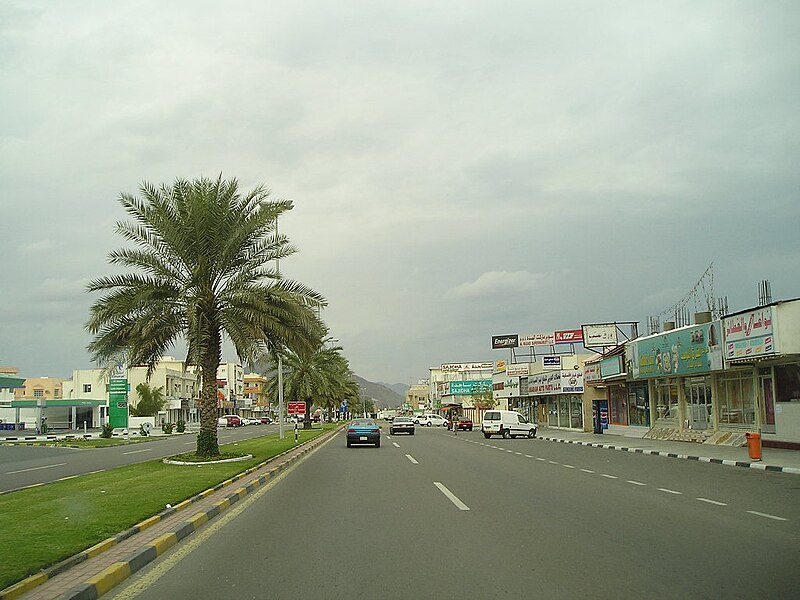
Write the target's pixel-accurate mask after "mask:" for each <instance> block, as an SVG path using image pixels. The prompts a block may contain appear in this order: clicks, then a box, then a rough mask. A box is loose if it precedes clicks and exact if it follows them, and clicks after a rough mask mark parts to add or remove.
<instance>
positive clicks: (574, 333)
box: [556, 329, 583, 344]
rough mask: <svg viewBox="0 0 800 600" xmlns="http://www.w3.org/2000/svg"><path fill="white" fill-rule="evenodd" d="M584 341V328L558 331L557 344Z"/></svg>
mask: <svg viewBox="0 0 800 600" xmlns="http://www.w3.org/2000/svg"><path fill="white" fill-rule="evenodd" d="M582 341H583V329H567V330H566V331H556V344H572V343H573V342H582Z"/></svg>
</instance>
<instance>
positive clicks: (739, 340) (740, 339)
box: [723, 306, 775, 360]
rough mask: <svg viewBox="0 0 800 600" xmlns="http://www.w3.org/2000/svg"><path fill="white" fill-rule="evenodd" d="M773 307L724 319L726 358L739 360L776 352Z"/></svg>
mask: <svg viewBox="0 0 800 600" xmlns="http://www.w3.org/2000/svg"><path fill="white" fill-rule="evenodd" d="M773 308H774V307H772V306H767V307H763V308H758V309H756V310H751V311H748V312H746V313H742V314H740V315H735V316H733V317H727V318H725V319H724V320H723V327H724V331H725V358H726V359H728V360H738V359H743V358H752V357H755V356H765V355H770V354H774V353H775V336H774V330H773V327H772V322H773Z"/></svg>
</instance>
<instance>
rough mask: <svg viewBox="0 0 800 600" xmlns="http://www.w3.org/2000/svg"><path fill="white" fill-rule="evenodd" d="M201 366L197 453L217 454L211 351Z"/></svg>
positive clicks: (214, 373)
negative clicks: (201, 382)
mask: <svg viewBox="0 0 800 600" xmlns="http://www.w3.org/2000/svg"><path fill="white" fill-rule="evenodd" d="M209 354H212V356H210V357H209V358H208V360H207V361H206V364H204V365H203V366H202V381H203V384H202V388H201V390H200V433H198V434H197V455H198V456H218V455H219V443H218V441H217V367H219V360H218V359H217V360H215V359H214V358H215V355H213V353H209Z"/></svg>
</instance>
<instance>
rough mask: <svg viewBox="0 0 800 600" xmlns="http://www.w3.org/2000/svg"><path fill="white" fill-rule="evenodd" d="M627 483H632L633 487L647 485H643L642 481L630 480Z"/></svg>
mask: <svg viewBox="0 0 800 600" xmlns="http://www.w3.org/2000/svg"><path fill="white" fill-rule="evenodd" d="M626 483H630V484H633V485H647V484H646V483H642V482H641V481H633V480H632V479H628V481H627V482H626Z"/></svg>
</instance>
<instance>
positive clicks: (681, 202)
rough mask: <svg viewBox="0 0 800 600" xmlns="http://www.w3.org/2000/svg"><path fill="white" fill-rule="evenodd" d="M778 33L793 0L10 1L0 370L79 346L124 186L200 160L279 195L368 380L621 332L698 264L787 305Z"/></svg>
mask: <svg viewBox="0 0 800 600" xmlns="http://www.w3.org/2000/svg"><path fill="white" fill-rule="evenodd" d="M798 31H800V2H797V1H796V0H790V1H786V2H780V1H776V0H772V1H770V2H756V1H752V2H736V1H731V0H723V1H719V2H704V1H701V0H700V1H698V0H691V1H686V2H663V1H658V2H648V1H643V0H632V1H630V2H569V1H566V2H565V1H564V0H556V1H553V2H540V1H533V0H528V1H522V2H502V1H500V2H473V1H470V0H457V1H453V2H445V1H441V2H430V1H413V2H412V1H404V0H393V1H391V2H389V1H387V2H383V1H376V0H363V1H362V0H351V1H347V2H344V1H343V2H338V1H336V2H334V1H331V2H305V1H302V0H290V1H275V0H273V1H270V2H255V1H253V2H243V1H242V2H237V1H228V2H218V1H203V2H201V1H197V0H192V1H184V2H162V1H158V2H145V1H141V0H137V1H135V2H134V1H123V0H118V1H115V2H105V1H96V2H87V1H77V0H73V1H70V2H55V1H53V2H37V1H30V0H25V1H9V0H6V1H4V2H2V4H0V81H2V89H3V93H2V96H1V97H0V107H1V110H0V124H1V127H0V136H1V137H0V218H2V224H3V227H2V287H1V288H0V290H1V291H0V365H13V366H16V367H18V368H20V370H21V372H22V375H23V376H28V377H36V376H46V375H49V376H54V377H69V376H70V375H71V373H72V371H73V370H74V369H82V368H91V367H93V366H94V365H92V363H91V362H90V360H89V355H88V353H87V351H86V349H85V348H86V345H87V343H88V342H89V335H88V334H87V333H86V331H85V330H84V324H85V322H86V320H87V318H88V309H89V306H90V304H91V302H92V301H93V300H94V299H95V297H93V296H90V295H89V294H87V293H86V291H85V288H86V284H87V282H88V281H89V280H90V279H93V278H96V277H98V276H102V275H104V274H107V273H109V272H111V268H110V267H109V266H108V264H107V255H108V253H109V252H110V251H111V250H114V249H116V248H119V247H122V246H123V245H124V243H123V240H122V238H120V237H119V236H118V235H117V234H116V233H115V232H114V228H113V227H114V222H115V221H117V220H119V219H124V218H125V214H124V212H123V210H122V207H121V206H120V204H119V202H118V198H119V195H120V193H123V192H126V193H138V189H139V186H140V184H141V183H142V182H143V181H147V182H152V183H156V184H159V183H162V182H172V181H174V179H175V178H176V177H183V178H195V177H199V176H201V175H204V176H208V177H217V176H218V175H219V174H220V173H222V174H223V176H225V177H230V178H234V177H235V178H237V179H238V180H239V182H240V184H241V186H242V187H243V188H244V189H251V188H252V187H254V186H255V185H257V184H262V183H263V184H265V185H266V186H268V187H269V188H271V189H272V191H273V195H274V197H275V198H290V199H292V200H293V201H294V203H295V208H294V210H293V211H292V212H291V213H290V214H288V215H287V216H286V217H285V218H283V219H282V220H281V230H282V232H283V233H286V234H287V235H288V236H289V237H290V239H291V241H292V242H293V244H294V245H296V246H297V247H298V248H299V249H300V252H299V253H298V254H296V255H295V256H293V257H292V258H290V259H288V260H286V261H282V263H281V269H282V271H283V272H284V273H285V275H286V276H287V277H289V278H292V279H297V280H299V281H302V282H303V283H305V284H308V285H309V286H311V287H313V288H314V289H316V290H317V291H319V292H320V293H322V294H323V295H324V296H325V297H326V298H327V299H328V301H329V303H330V306H329V308H328V309H327V310H326V311H325V313H324V317H325V319H326V320H327V322H328V323H329V325H330V327H331V330H332V334H333V336H334V337H335V338H338V339H339V340H340V344H341V345H342V346H343V348H344V352H343V353H344V355H345V356H346V357H347V358H348V360H349V361H350V364H351V367H352V368H353V370H354V371H355V372H356V373H358V374H359V375H361V376H363V377H365V378H367V379H370V380H373V381H384V382H389V383H405V384H409V383H412V382H416V381H417V379H420V378H424V377H426V376H427V374H428V371H427V369H428V367H430V366H436V365H439V364H441V363H443V362H467V361H485V360H493V359H497V358H505V357H506V356H507V353H506V352H504V351H499V350H498V351H492V350H491V349H490V336H491V335H492V334H507V333H520V334H528V333H537V332H547V331H552V330H554V329H571V328H577V327H580V325H581V324H583V323H598V322H604V321H640V322H642V326H644V323H645V321H646V319H647V317H648V316H649V315H657V314H659V313H660V312H662V311H664V310H665V309H667V308H669V307H670V306H672V305H673V304H675V303H676V302H677V301H679V300H680V299H681V298H682V297H683V296H684V295H685V294H686V293H687V292H688V291H689V290H690V289H692V288H693V286H694V285H695V283H696V282H697V281H698V280H699V279H700V276H701V275H702V274H703V272H704V271H705V270H706V267H708V265H709V264H710V263H711V262H713V263H714V284H713V286H714V287H713V292H714V294H715V295H717V296H723V295H725V296H727V298H728V303H729V307H730V310H731V311H735V310H741V309H745V308H748V307H751V306H755V305H756V304H757V300H758V281H759V280H762V279H769V280H770V281H771V283H772V291H773V297H774V299H776V300H777V299H787V298H794V297H798V296H800V174H799V173H800V169H799V168H798V166H800V152H798V151H799V150H800V116H799V115H800V111H798V107H800V36H798ZM690 307H694V305H690ZM702 308H704V307H703V306H698V307H697V309H702ZM662 319H663V317H662ZM226 358H228V359H230V360H234V359H235V357H234V356H233V355H232V354H231V353H230V352H228V355H227V356H226Z"/></svg>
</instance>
